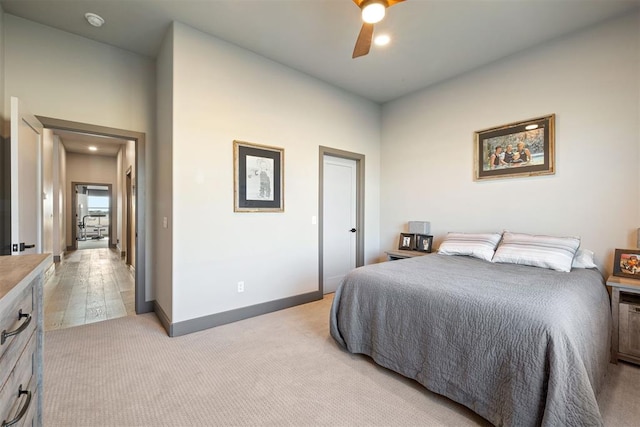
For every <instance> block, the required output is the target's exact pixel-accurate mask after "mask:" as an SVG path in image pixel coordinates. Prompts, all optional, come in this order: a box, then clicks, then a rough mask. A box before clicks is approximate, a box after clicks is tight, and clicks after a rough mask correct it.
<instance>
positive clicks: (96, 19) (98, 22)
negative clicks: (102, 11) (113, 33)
mask: <svg viewBox="0 0 640 427" xmlns="http://www.w3.org/2000/svg"><path fill="white" fill-rule="evenodd" d="M84 17H85V19H86V20H87V22H88V23H89V24H91V25H93V26H94V27H98V28H99V27H102V26H103V25H104V19H103V18H102V16H100V15H96V14H95V13H91V12H88V13H85V14H84Z"/></svg>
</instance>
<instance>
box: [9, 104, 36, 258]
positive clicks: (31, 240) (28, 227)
mask: <svg viewBox="0 0 640 427" xmlns="http://www.w3.org/2000/svg"><path fill="white" fill-rule="evenodd" d="M41 252H42V124H41V123H40V122H39V121H38V119H36V118H35V116H33V115H32V114H30V113H29V112H28V111H27V110H26V109H25V108H24V105H22V104H21V103H20V100H19V99H18V98H15V97H11V254H12V255H19V254H21V253H41Z"/></svg>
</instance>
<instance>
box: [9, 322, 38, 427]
mask: <svg viewBox="0 0 640 427" xmlns="http://www.w3.org/2000/svg"><path fill="white" fill-rule="evenodd" d="M35 351H36V334H35V333H33V334H31V336H30V337H29V340H28V343H27V345H26V346H25V347H24V348H23V351H22V353H21V354H20V355H19V357H18V358H17V360H15V361H14V362H15V366H13V367H12V370H11V371H10V373H9V375H8V378H7V381H6V382H5V383H4V384H3V385H2V387H1V388H0V421H5V422H6V421H10V420H13V419H14V418H16V416H17V415H18V414H19V413H20V412H21V411H22V409H23V408H25V406H26V404H27V401H28V400H29V398H28V396H27V394H20V393H19V390H20V389H22V390H23V391H25V392H30V393H31V394H32V395H31V401H30V403H29V407H28V408H27V409H26V410H27V412H28V411H29V410H30V409H31V405H35V404H36V402H37V400H36V399H34V397H36V388H35V386H36V375H35V370H34V366H33V362H34V357H33V355H34V353H35ZM24 420H25V418H24V417H23V418H22V419H21V420H20V422H19V423H18V425H22V424H23V422H24Z"/></svg>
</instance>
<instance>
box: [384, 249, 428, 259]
mask: <svg viewBox="0 0 640 427" xmlns="http://www.w3.org/2000/svg"><path fill="white" fill-rule="evenodd" d="M385 253H386V254H387V257H388V259H389V261H395V260H397V259H404V258H413V257H416V256H422V255H429V252H420V251H405V250H402V249H398V250H395V251H386V252H385Z"/></svg>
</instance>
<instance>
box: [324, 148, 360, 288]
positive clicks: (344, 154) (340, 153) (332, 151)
mask: <svg viewBox="0 0 640 427" xmlns="http://www.w3.org/2000/svg"><path fill="white" fill-rule="evenodd" d="M325 156H332V157H339V158H343V159H350V160H354V161H355V162H356V267H361V266H363V265H364V160H365V158H364V154H358V153H352V152H350V151H344V150H339V149H336V148H330V147H324V146H322V145H321V146H320V160H319V170H320V179H319V191H318V275H319V284H318V286H319V290H320V295H322V294H324V273H323V271H324V259H323V258H324V257H323V251H324V241H323V236H324V226H323V224H324V219H323V213H324V158H325Z"/></svg>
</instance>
